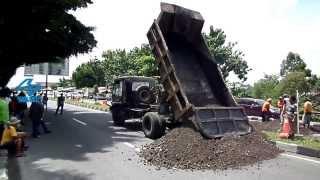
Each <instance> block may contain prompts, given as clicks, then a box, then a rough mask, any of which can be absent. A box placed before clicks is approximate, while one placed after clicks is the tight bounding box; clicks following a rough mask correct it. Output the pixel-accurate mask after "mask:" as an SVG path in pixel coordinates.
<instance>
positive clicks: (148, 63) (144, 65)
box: [128, 44, 158, 76]
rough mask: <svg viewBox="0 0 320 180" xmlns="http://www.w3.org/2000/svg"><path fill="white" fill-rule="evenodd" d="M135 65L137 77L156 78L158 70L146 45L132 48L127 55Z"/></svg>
mask: <svg viewBox="0 0 320 180" xmlns="http://www.w3.org/2000/svg"><path fill="white" fill-rule="evenodd" d="M128 58H129V59H132V60H133V61H134V63H135V68H136V69H137V71H136V73H137V75H139V76H156V75H158V70H157V66H156V61H155V58H154V56H153V54H152V52H151V49H150V46H149V45H148V44H142V45H141V47H140V48H137V47H135V48H133V49H132V50H131V51H130V52H129V55H128Z"/></svg>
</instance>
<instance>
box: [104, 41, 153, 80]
mask: <svg viewBox="0 0 320 180" xmlns="http://www.w3.org/2000/svg"><path fill="white" fill-rule="evenodd" d="M102 58H103V67H104V69H105V79H106V81H107V82H108V83H111V82H112V81H113V79H114V78H116V77H118V76H123V75H137V76H155V75H157V67H156V62H155V59H154V57H153V55H152V53H151V49H150V47H149V45H147V44H142V45H141V47H135V48H133V49H131V50H129V51H128V52H127V51H126V50H119V49H118V50H108V51H106V52H104V53H103V54H102Z"/></svg>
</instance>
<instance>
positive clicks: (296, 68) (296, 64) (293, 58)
mask: <svg viewBox="0 0 320 180" xmlns="http://www.w3.org/2000/svg"><path fill="white" fill-rule="evenodd" d="M306 67H307V64H306V63H305V62H304V60H303V59H302V58H301V57H300V55H299V54H297V53H293V52H289V53H288V55H287V57H286V59H284V60H283V61H282V63H281V66H280V75H281V76H285V75H287V74H288V73H290V72H304V73H305V75H306V76H307V77H310V76H311V70H310V69H307V68H306Z"/></svg>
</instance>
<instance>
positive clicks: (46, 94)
mask: <svg viewBox="0 0 320 180" xmlns="http://www.w3.org/2000/svg"><path fill="white" fill-rule="evenodd" d="M46 64H47V69H46V93H45V96H46V97H48V71H49V63H46Z"/></svg>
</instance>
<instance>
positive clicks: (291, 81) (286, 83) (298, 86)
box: [278, 72, 311, 95]
mask: <svg viewBox="0 0 320 180" xmlns="http://www.w3.org/2000/svg"><path fill="white" fill-rule="evenodd" d="M310 88H311V84H310V83H309V81H308V79H307V76H306V74H305V72H290V73H288V74H287V75H286V77H284V78H283V79H282V80H281V81H280V83H279V86H278V89H279V91H280V92H281V93H286V94H290V95H294V94H296V90H298V91H299V92H300V93H301V94H303V95H305V94H306V93H307V92H309V91H310Z"/></svg>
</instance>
